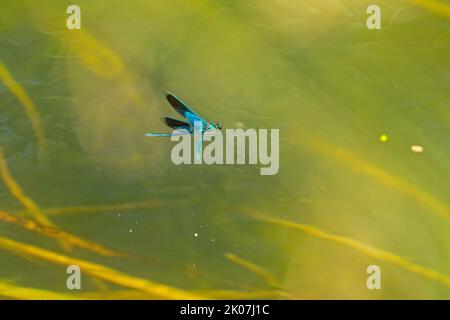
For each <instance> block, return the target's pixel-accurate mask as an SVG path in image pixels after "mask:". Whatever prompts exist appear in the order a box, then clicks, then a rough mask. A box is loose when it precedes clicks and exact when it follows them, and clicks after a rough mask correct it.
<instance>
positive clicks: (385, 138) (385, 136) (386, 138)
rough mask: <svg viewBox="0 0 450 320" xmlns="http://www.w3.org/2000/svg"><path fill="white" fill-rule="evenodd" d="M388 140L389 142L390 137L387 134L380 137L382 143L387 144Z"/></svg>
mask: <svg viewBox="0 0 450 320" xmlns="http://www.w3.org/2000/svg"><path fill="white" fill-rule="evenodd" d="M388 140H389V137H388V135H387V134H385V133H383V134H382V135H381V136H380V141H381V142H387V141H388Z"/></svg>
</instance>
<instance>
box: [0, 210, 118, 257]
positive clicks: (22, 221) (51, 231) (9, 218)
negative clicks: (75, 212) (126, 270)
mask: <svg viewBox="0 0 450 320" xmlns="http://www.w3.org/2000/svg"><path fill="white" fill-rule="evenodd" d="M0 220H2V221H5V222H8V223H13V224H16V225H19V226H21V227H23V228H25V229H27V230H30V231H33V232H37V233H39V234H43V235H45V236H47V237H50V238H54V239H57V240H59V241H61V242H63V243H66V244H69V245H73V246H76V247H79V248H83V249H86V250H89V251H92V252H95V253H98V254H100V255H103V256H109V257H126V256H127V255H126V254H124V253H119V252H116V251H113V250H110V249H108V248H105V247H103V246H101V245H99V244H97V243H95V242H92V241H88V240H85V239H83V238H80V237H78V236H75V235H72V234H69V233H67V232H64V231H61V230H59V229H56V228H55V227H51V226H45V225H42V224H39V223H37V222H34V221H32V220H29V219H26V218H23V217H16V216H13V215H11V214H9V213H7V212H5V211H2V210H0Z"/></svg>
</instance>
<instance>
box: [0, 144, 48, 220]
mask: <svg viewBox="0 0 450 320" xmlns="http://www.w3.org/2000/svg"><path fill="white" fill-rule="evenodd" d="M0 177H1V178H2V180H3V182H4V183H5V185H6V187H7V188H8V190H9V192H11V194H12V195H13V196H14V198H16V199H17V200H18V201H19V202H20V203H21V204H22V205H23V206H24V207H25V209H27V212H28V214H31V215H32V217H33V219H35V220H36V221H37V222H39V223H41V224H43V225H46V226H54V224H53V223H52V222H51V221H50V220H49V219H48V218H47V216H46V215H45V214H44V213H43V212H42V211H41V210H40V209H39V207H38V205H37V204H36V203H35V202H34V201H33V200H32V199H30V198H29V197H27V196H26V195H25V193H24V192H23V191H22V188H21V187H20V186H19V184H18V183H17V182H16V180H14V178H13V176H12V175H11V173H10V171H9V168H8V164H7V163H6V159H5V157H4V155H3V150H2V149H1V148H0Z"/></svg>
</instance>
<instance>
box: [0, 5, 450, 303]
mask: <svg viewBox="0 0 450 320" xmlns="http://www.w3.org/2000/svg"><path fill="white" fill-rule="evenodd" d="M430 3H431V4H430ZM437 3H439V4H440V5H441V7H439V6H438V4H437ZM78 4H79V5H80V7H81V30H68V29H67V28H66V19H67V17H68V16H69V15H68V14H67V13H66V6H67V4H66V3H65V2H61V3H59V4H58V3H57V2H56V1H40V2H39V4H36V3H35V1H24V0H20V1H9V0H3V1H1V3H0V7H1V9H2V18H1V20H0V41H1V46H0V58H1V69H0V78H1V79H0V144H1V148H2V151H3V160H2V162H3V165H2V179H3V180H2V183H1V184H0V209H1V210H2V212H3V211H4V213H5V215H0V216H3V218H2V219H0V249H1V251H0V265H1V267H0V278H1V280H0V295H1V296H3V297H5V298H15V297H22V298H26V297H32V294H34V293H36V294H37V296H38V297H51V294H56V295H57V296H56V297H63V296H62V295H70V297H74V296H77V295H78V296H79V297H85V298H86V297H103V298H106V297H109V296H111V297H115V298H127V297H143V298H155V297H164V298H170V297H175V298H176V297H191V296H190V295H194V294H202V295H204V296H209V297H236V298H237V297H242V296H244V297H250V298H251V297H267V298H294V299H301V298H318V299H326V298H368V299H379V298H384V299H391V298H450V289H449V288H450V278H449V277H450V250H449V249H450V247H449V244H450V234H449V230H450V207H449V206H450V189H449V180H450V170H449V169H450V162H449V159H450V147H449V143H448V140H449V136H450V124H449V123H450V99H449V97H450V87H449V80H450V78H449V75H450V59H449V54H450V32H449V30H450V16H448V14H447V15H446V13H445V12H447V13H448V10H449V9H448V7H449V6H450V3H449V2H448V1H440V2H434V1H431V2H430V1H424V0H423V1H422V0H417V1H378V2H377V4H378V5H379V6H380V7H381V10H382V29H381V30H368V29H367V27H366V19H367V17H368V14H367V13H366V8H367V3H365V2H364V1H352V0H347V1H320V3H317V1H312V0H311V1H310V0H305V1H288V0H286V1H273V0H267V1H246V2H241V1H206V0H204V1H180V0H170V1H127V2H123V1H106V0H105V1H100V0H96V1H78ZM445 8H447V9H446V10H447V11H445ZM165 90H170V91H171V92H174V93H175V94H177V95H178V96H179V97H181V98H183V99H184V100H185V101H186V102H187V103H189V104H190V105H192V106H193V107H194V108H195V110H196V111H198V112H199V113H200V114H201V115H203V116H205V117H206V118H207V119H210V120H212V121H218V122H220V123H221V124H222V125H223V126H224V128H237V127H243V128H256V129H258V128H269V129H270V128H276V129H280V170H279V173H278V174H277V175H273V176H261V175H260V171H259V167H258V166H252V165H211V166H208V165H180V166H175V165H174V164H173V163H172V162H171V158H170V154H171V148H172V146H173V145H174V143H173V142H171V141H170V140H169V139H153V138H146V137H144V133H145V132H149V131H164V130H167V129H166V128H165V127H164V125H163V124H162V123H161V121H160V120H159V118H160V117H162V116H171V117H175V116H176V113H175V112H174V111H173V110H172V109H171V107H170V105H169V104H168V103H167V101H166V100H165V98H164V94H163V92H164V91H165ZM414 146H416V147H414ZM417 146H418V147H417ZM421 148H422V149H421ZM14 217H16V218H14ZM21 217H22V218H21ZM23 217H25V219H28V220H21V219H23ZM24 221H25V222H24ZM27 221H28V222H27ZM30 221H31V224H30ZM34 221H38V224H36V222H34ZM27 223H28V224H27ZM26 226H28V228H27V227H26ZM56 230H57V231H56ZM61 232H65V233H64V234H63V235H61ZM55 238H56V239H55ZM75 239H77V240H75ZM83 241H84V242H83ZM94 244H96V245H99V246H101V247H100V249H99V248H97V247H95V245H94ZM36 250H38V251H36ZM39 250H40V251H39ZM107 250H110V251H107ZM113 253H114V254H113ZM116 253H117V254H118V255H119V256H114V255H115V254H116ZM111 255H112V256H111ZM62 256H63V257H62ZM75 259H77V260H75ZM80 261H81V262H80ZM89 263H95V264H98V265H101V266H103V267H108V268H111V269H114V270H116V271H120V272H121V274H120V275H118V274H114V273H113V272H112V271H111V270H110V269H107V270H104V269H101V270H100V271H99V272H97V273H96V272H95V271H92V268H91V267H92V265H89ZM70 264H77V265H80V267H81V277H82V278H81V283H82V289H81V290H68V289H67V286H66V280H67V277H68V276H69V275H68V274H67V273H66V268H67V266H68V265H70ZM370 265H377V266H379V267H380V271H381V286H382V287H381V290H376V289H375V290H369V289H368V288H367V286H366V280H367V278H368V277H369V275H368V274H367V273H366V269H367V267H368V266H370ZM93 269H95V268H93ZM99 273H100V274H99ZM105 274H106V276H105ZM126 277H133V279H135V278H139V279H140V280H139V281H142V280H143V279H147V280H149V281H152V283H146V289H145V290H139V288H137V286H136V285H133V282H132V281H130V278H126ZM135 280H136V279H135ZM153 282H155V283H159V284H164V285H167V286H170V287H171V288H170V289H171V290H174V291H173V292H172V291H171V293H170V294H168V295H161V294H160V293H159V292H158V290H157V289H155V287H152V284H153ZM24 287H25V288H29V289H33V290H34V291H33V290H31V291H29V292H28V293H26V294H21V293H20V292H21V291H20V290H19V289H20V288H24ZM38 290H45V292H41V291H38ZM58 295H60V296H58ZM183 295H186V296H183Z"/></svg>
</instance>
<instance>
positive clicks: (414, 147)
mask: <svg viewBox="0 0 450 320" xmlns="http://www.w3.org/2000/svg"><path fill="white" fill-rule="evenodd" d="M411 151H412V152H416V153H421V152H423V147H422V146H419V145H418V144H414V145H412V146H411Z"/></svg>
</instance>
